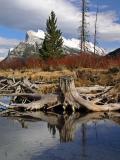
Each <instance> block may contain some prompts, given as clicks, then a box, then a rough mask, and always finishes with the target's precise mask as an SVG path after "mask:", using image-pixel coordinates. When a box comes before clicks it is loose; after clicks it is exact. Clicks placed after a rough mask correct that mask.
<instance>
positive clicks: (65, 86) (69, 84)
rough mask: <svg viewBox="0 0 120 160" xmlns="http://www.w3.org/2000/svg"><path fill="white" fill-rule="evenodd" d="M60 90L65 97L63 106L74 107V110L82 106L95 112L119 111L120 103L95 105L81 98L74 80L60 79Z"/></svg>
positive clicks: (70, 78) (69, 78)
mask: <svg viewBox="0 0 120 160" xmlns="http://www.w3.org/2000/svg"><path fill="white" fill-rule="evenodd" d="M60 88H61V91H62V92H63V94H64V96H65V104H68V105H71V106H74V108H75V109H76V108H78V109H79V108H80V107H81V106H82V107H85V108H86V109H88V110H91V111H96V112H102V111H115V110H120V103H117V104H114V103H113V104H105V105H97V104H95V101H89V100H85V99H84V98H82V97H81V96H80V94H79V93H78V91H77V89H76V88H75V84H74V79H73V78H72V77H63V78H61V79H60Z"/></svg>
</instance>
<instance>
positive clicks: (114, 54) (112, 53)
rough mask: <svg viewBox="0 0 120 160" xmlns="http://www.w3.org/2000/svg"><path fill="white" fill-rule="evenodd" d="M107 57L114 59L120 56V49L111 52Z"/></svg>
mask: <svg viewBox="0 0 120 160" xmlns="http://www.w3.org/2000/svg"><path fill="white" fill-rule="evenodd" d="M107 56H112V57H117V56H120V48H118V49H116V50H114V51H112V52H110V53H109V54H108V55H107Z"/></svg>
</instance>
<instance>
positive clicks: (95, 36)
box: [94, 5, 99, 54]
mask: <svg viewBox="0 0 120 160" xmlns="http://www.w3.org/2000/svg"><path fill="white" fill-rule="evenodd" d="M98 12H99V7H98V5H97V10H96V16H95V33H94V54H96V45H97V22H98Z"/></svg>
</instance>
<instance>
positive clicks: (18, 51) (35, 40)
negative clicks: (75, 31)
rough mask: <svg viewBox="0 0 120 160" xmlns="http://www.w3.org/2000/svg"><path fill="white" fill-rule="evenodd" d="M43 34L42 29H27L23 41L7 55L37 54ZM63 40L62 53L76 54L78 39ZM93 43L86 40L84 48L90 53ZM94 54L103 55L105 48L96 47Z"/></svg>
mask: <svg viewBox="0 0 120 160" xmlns="http://www.w3.org/2000/svg"><path fill="white" fill-rule="evenodd" d="M44 37H45V34H44V32H43V31H41V30H38V32H34V31H28V32H27V33H26V37H25V41H24V42H20V43H19V45H18V46H16V47H15V48H14V49H12V50H10V51H9V54H8V57H9V58H12V57H19V58H21V57H28V56H31V55H37V54H38V53H39V49H40V48H41V47H42V43H43V40H44ZM63 40H64V45H63V49H64V53H65V54H78V53H79V52H80V48H79V44H80V42H79V40H78V39H65V38H63ZM93 48H94V45H93V44H92V43H89V42H86V50H87V51H88V52H90V54H92V52H93ZM96 54H98V55H105V50H104V49H102V48H99V47H96Z"/></svg>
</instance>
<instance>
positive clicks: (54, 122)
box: [10, 112, 120, 146]
mask: <svg viewBox="0 0 120 160" xmlns="http://www.w3.org/2000/svg"><path fill="white" fill-rule="evenodd" d="M10 118H12V119H15V120H17V121H18V122H19V123H20V124H21V126H22V128H26V129H27V128H28V127H29V126H28V125H27V122H29V121H30V122H31V121H32V122H36V121H45V122H47V127H48V131H49V132H50V134H52V136H53V137H55V135H56V133H57V131H58V132H59V138H60V142H61V143H62V142H71V141H73V140H74V138H75V132H76V126H77V128H78V127H81V133H82V134H81V135H82V146H85V145H86V139H87V138H86V134H87V133H86V132H87V124H88V123H89V124H90V123H91V124H93V125H94V126H95V127H94V129H95V133H96V138H97V136H98V133H97V122H98V121H99V120H107V119H108V120H111V121H114V122H115V123H116V124H118V125H119V124H120V114H119V113H109V115H108V114H106V113H89V114H80V113H75V114H72V115H67V114H66V115H59V114H56V113H44V112H29V113H17V115H15V114H14V116H11V117H10Z"/></svg>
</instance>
